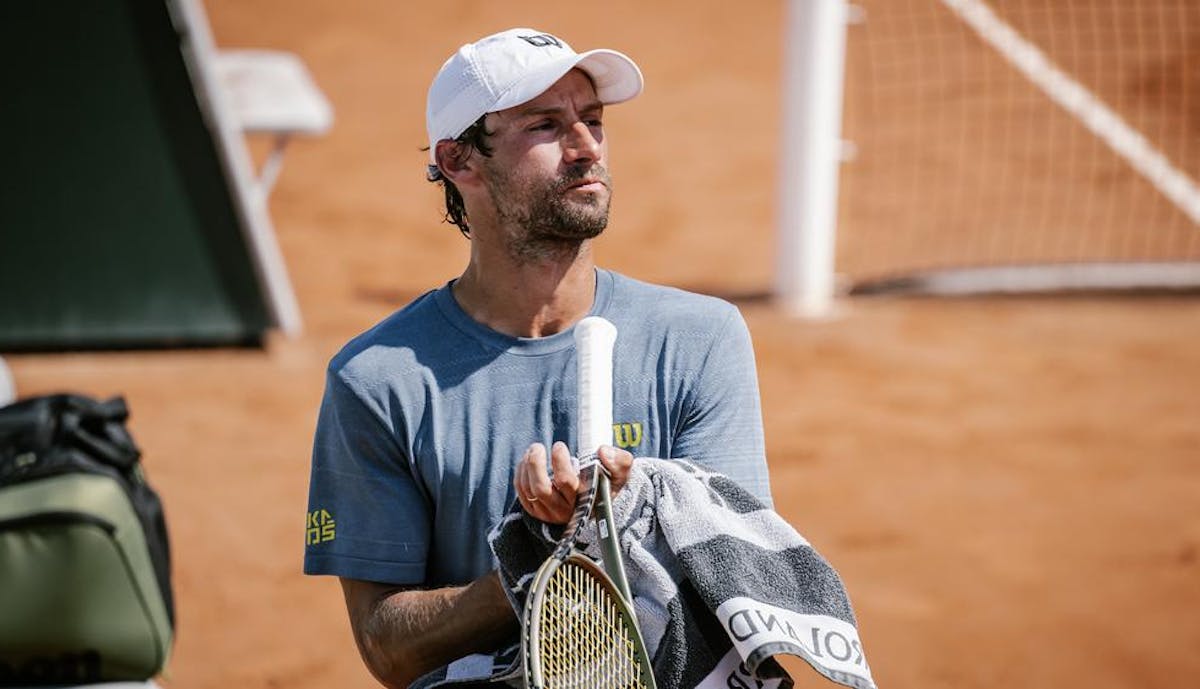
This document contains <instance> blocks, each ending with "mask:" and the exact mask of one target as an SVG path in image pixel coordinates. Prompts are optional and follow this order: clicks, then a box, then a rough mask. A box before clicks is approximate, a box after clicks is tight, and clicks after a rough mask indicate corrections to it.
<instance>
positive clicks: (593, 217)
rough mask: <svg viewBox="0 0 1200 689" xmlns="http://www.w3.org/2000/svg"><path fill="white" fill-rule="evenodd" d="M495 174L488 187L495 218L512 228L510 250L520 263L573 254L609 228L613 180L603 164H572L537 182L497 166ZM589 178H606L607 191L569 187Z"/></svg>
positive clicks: (509, 238) (509, 228)
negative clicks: (561, 172)
mask: <svg viewBox="0 0 1200 689" xmlns="http://www.w3.org/2000/svg"><path fill="white" fill-rule="evenodd" d="M493 173H494V174H493V175H490V181H489V182H488V185H487V186H488V192H489V194H490V195H491V198H492V203H493V204H494V206H495V208H496V215H497V218H498V219H499V220H500V222H501V224H502V226H504V227H506V228H508V232H509V236H508V238H507V244H508V250H509V254H510V255H511V256H512V257H513V258H514V259H516V260H517V261H519V262H522V263H526V262H541V261H546V260H549V259H556V258H571V257H573V256H575V255H576V254H577V253H578V251H579V247H580V246H581V245H582V244H583V242H584V241H585V240H588V239H592V238H594V237H597V236H599V235H600V233H602V232H603V231H604V228H606V227H608V212H609V206H610V203H611V201H612V194H611V189H612V180H611V178H610V177H609V174H608V170H606V169H605V168H604V167H603V166H600V165H593V166H591V167H590V168H571V169H569V170H568V171H567V172H565V173H563V174H562V175H559V176H557V177H553V178H550V179H545V180H536V181H533V182H524V181H523V180H521V179H520V178H517V177H515V176H513V175H511V174H507V173H505V172H502V171H499V170H493ZM495 173H499V174H495ZM585 177H593V178H596V179H598V180H600V181H602V182H604V185H605V188H606V190H607V191H606V192H601V193H580V192H568V191H567V189H568V187H569V186H570V185H571V184H573V183H575V182H578V181H579V180H581V179H583V178H585Z"/></svg>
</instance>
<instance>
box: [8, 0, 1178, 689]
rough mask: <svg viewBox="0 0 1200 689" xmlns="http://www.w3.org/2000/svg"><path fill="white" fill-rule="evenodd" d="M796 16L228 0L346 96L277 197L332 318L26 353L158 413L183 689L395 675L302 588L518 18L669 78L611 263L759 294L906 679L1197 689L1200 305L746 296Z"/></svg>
mask: <svg viewBox="0 0 1200 689" xmlns="http://www.w3.org/2000/svg"><path fill="white" fill-rule="evenodd" d="M782 6H783V3H776V2H739V3H726V2H715V1H714V2H699V3H698V2H682V1H678V0H670V1H663V2H655V3H645V2H634V1H631V0H617V1H614V2H607V3H593V4H579V3H566V2H558V3H537V4H533V3H510V2H503V3H502V2H483V1H478V2H467V1H463V0H459V1H450V2H439V3H419V4H418V3H407V2H396V1H395V0H354V1H352V2H328V1H326V0H255V1H254V2H247V1H245V0H209V2H208V3H207V9H208V13H209V18H210V21H211V22H212V25H213V31H214V34H215V37H216V40H217V43H218V45H219V46H221V47H227V48H235V47H260V48H275V49H281V50H288V51H292V52H295V53H297V54H298V55H299V56H301V57H302V58H303V59H304V60H305V62H306V63H307V65H308V66H309V68H310V69H311V71H312V73H313V75H314V78H315V80H316V82H317V83H318V85H319V86H320V87H321V88H322V90H323V91H324V92H325V93H326V95H327V96H328V97H329V99H330V100H331V102H332V103H333V105H334V108H335V111H336V117H337V121H336V124H335V127H334V129H333V130H332V131H331V133H330V134H329V135H328V136H327V137H324V138H320V139H315V140H299V141H296V142H294V143H293V145H292V146H291V147H290V148H289V150H288V155H287V160H286V163H285V166H284V169H283V173H282V175H281V177H280V179H279V182H278V185H277V187H276V188H275V190H274V192H273V194H272V196H271V201H270V205H271V213H272V218H273V220H274V223H275V229H276V233H277V235H278V238H279V242H280V244H281V247H282V251H283V254H284V256H285V258H286V261H287V266H288V269H289V271H290V274H291V278H292V280H293V282H294V285H295V290H296V293H297V295H298V298H299V301H300V304H301V308H302V310H303V316H304V319H305V331H304V333H303V335H301V336H300V337H298V338H295V339H291V340H285V339H282V338H277V337H275V338H272V339H271V340H270V341H269V342H268V346H267V347H266V348H265V350H262V351H259V350H250V351H245V350H215V351H213V350H210V351H195V352H180V351H160V352H152V353H141V352H124V353H77V354H53V355H51V354H24V355H19V356H11V357H8V361H9V363H10V365H11V367H12V369H13V372H14V375H15V378H16V381H17V384H18V386H19V388H20V391H21V393H22V394H26V395H29V394H36V393H42V392H51V391H57V390H68V389H69V390H76V391H80V392H85V393H88V394H92V395H97V396H106V395H115V394H122V395H125V396H126V397H127V399H128V400H129V402H130V405H131V408H132V412H133V418H132V421H131V427H132V430H133V432H134V434H135V437H136V438H137V440H138V441H139V443H140V444H141V445H142V447H143V450H144V453H145V463H146V469H147V472H148V475H149V477H150V479H151V480H152V481H153V483H154V484H155V485H156V486H157V487H158V488H159V490H160V492H161V494H162V496H163V499H164V501H165V504H166V509H167V519H168V524H169V527H170V531H171V537H172V539H173V546H174V554H175V567H174V581H175V588H176V595H177V597H178V609H179V627H178V637H177V643H176V647H175V652H174V656H173V659H172V662H171V664H170V667H169V673H168V675H167V676H166V677H165V678H164V679H163V680H162V683H163V684H164V686H166V687H168V688H170V689H268V688H279V689H332V688H337V689H344V688H351V687H372V686H376V684H375V682H374V681H373V680H372V679H371V677H370V676H369V674H368V673H367V672H366V670H365V669H364V668H363V666H362V664H361V662H360V660H359V658H358V655H357V652H356V650H355V647H354V643H353V641H352V639H351V636H350V631H349V626H348V623H347V619H346V614H345V611H344V608H343V603H342V598H341V592H340V589H339V587H338V584H337V582H336V581H335V580H334V579H331V578H308V577H304V576H303V575H302V574H301V573H300V568H301V555H302V550H303V526H304V513H305V504H306V494H307V485H308V461H309V449H310V442H311V438H312V433H313V426H314V419H315V416H316V409H317V403H318V400H319V398H320V394H321V389H322V384H323V380H322V376H323V370H324V367H325V364H326V362H327V360H328V359H329V357H330V356H331V355H332V354H333V353H334V352H335V351H336V350H337V349H338V348H339V346H340V345H341V344H342V343H343V342H344V341H345V340H346V339H347V338H349V337H351V336H352V335H354V334H356V333H357V332H359V331H361V330H362V329H364V328H366V327H368V326H370V325H371V324H373V323H374V322H375V321H377V320H378V319H380V318H382V317H383V316H385V315H386V314H388V313H389V312H391V311H392V310H394V309H395V308H398V307H399V306H401V305H403V304H404V303H405V302H407V301H408V300H409V299H411V298H412V297H414V296H416V295H418V294H420V293H421V292H423V291H425V290H426V289H429V288H430V287H433V286H436V285H439V284H442V283H443V282H445V281H446V280H448V279H450V278H452V277H454V276H455V275H457V273H458V271H459V270H461V268H462V266H463V265H464V263H465V260H466V252H467V244H466V242H465V241H464V240H463V239H462V238H461V237H459V235H458V233H457V232H456V231H455V230H454V228H452V227H450V226H447V225H443V224H440V223H439V214H438V209H439V203H440V199H439V195H438V193H437V192H436V190H435V189H434V188H433V187H432V186H431V185H429V184H427V183H426V182H424V180H423V177H422V173H423V167H424V164H425V154H423V153H422V152H421V151H420V150H419V149H420V148H421V147H422V146H424V145H425V140H424V137H425V130H424V122H423V117H424V97H425V90H426V88H427V85H428V82H429V79H430V78H431V76H432V74H433V73H434V72H435V71H436V69H437V68H438V67H439V66H440V64H441V61H442V60H443V59H444V58H445V57H446V56H447V55H449V53H450V52H451V51H453V50H454V49H455V48H456V47H457V46H458V45H459V44H460V43H462V42H464V41H465V40H469V39H470V38H473V37H477V36H481V35H484V34H486V33H490V32H492V31H495V30H500V29H503V28H508V27H510V26H520V25H533V26H535V27H537V28H541V29H544V30H547V31H551V32H554V33H557V34H559V35H561V36H564V37H566V38H567V39H568V40H569V41H571V43H572V44H573V45H574V46H575V47H576V48H577V49H585V48H591V47H601V46H603V47H612V48H616V49H619V50H623V51H625V52H627V53H629V54H630V55H631V56H633V57H634V58H635V59H636V60H637V61H638V62H639V64H640V65H641V67H642V68H643V70H644V72H645V75H646V82H647V90H646V92H645V94H644V95H643V96H642V97H640V98H639V99H637V100H635V101H633V102H631V103H628V104H625V105H622V106H617V107H614V108H612V109H611V110H610V111H609V113H608V114H607V117H606V125H607V130H608V135H609V138H610V145H611V156H612V165H611V168H612V171H613V174H614V176H615V180H616V197H615V205H614V215H613V222H612V223H611V225H610V227H609V230H608V231H607V233H606V234H605V236H604V237H603V238H601V239H600V240H599V241H598V244H597V253H598V256H599V259H600V262H601V263H602V264H603V265H606V266H608V267H611V268H614V269H616V270H619V271H621V272H624V273H627V274H629V275H632V276H635V277H638V278H642V279H646V280H651V281H657V282H663V283H668V284H673V285H677V286H681V287H685V288H691V289H696V290H701V291H706V292H710V293H715V294H720V295H724V296H727V297H730V298H734V299H736V300H738V303H739V304H740V305H741V306H742V308H743V312H744V313H745V315H746V317H747V320H748V322H749V325H750V329H751V331H752V334H753V336H754V340H755V346H756V351H757V356H758V365H759V374H760V379H761V386H762V395H763V401H764V416H765V427H766V439H767V450H768V458H769V461H770V466H771V472H772V480H773V490H774V495H775V499H776V502H777V505H778V509H779V511H780V512H781V513H782V514H783V516H784V517H785V518H787V519H788V520H789V521H790V522H791V523H792V524H793V525H795V526H796V528H797V529H798V530H799V531H800V532H801V533H803V534H804V535H806V536H807V537H808V538H809V539H810V540H811V541H812V542H813V544H814V545H815V546H816V547H817V548H818V549H819V550H820V551H821V552H822V553H823V554H824V555H825V556H826V557H827V558H828V559H829V560H830V561H831V562H832V563H833V564H834V566H835V567H836V568H837V569H838V570H839V571H840V573H841V575H842V576H843V578H844V580H845V582H846V584H847V586H848V588H849V591H850V594H851V597H852V599H853V601H854V604H855V607H856V610H857V613H858V616H859V624H860V630H861V634H862V638H863V640H864V642H865V645H866V649H867V655H868V659H869V660H870V662H871V663H872V666H873V669H874V673H875V677H876V679H877V681H878V683H879V685H880V686H881V687H883V688H885V689H898V688H901V687H913V688H915V687H946V688H951V687H953V688H955V689H963V688H989V689H1011V688H1013V687H1024V688H1026V689H1051V688H1055V689H1058V688H1061V687H1089V689H1116V688H1124V689H1134V688H1138V689H1141V688H1147V687H1168V686H1172V687H1174V686H1187V685H1189V684H1193V683H1195V682H1196V681H1197V678H1200V652H1197V649H1200V614H1197V613H1198V611H1200V389H1198V383H1200V346H1197V343H1198V342H1200V303H1198V302H1196V301H1194V300H1188V299H1183V298H1178V299H1172V298H1156V299H1150V298H1146V299H1140V298H1139V299H1134V298H1126V299H1120V298H1103V299H1102V298H1094V299H1093V298H1075V299H1050V298H1029V299H1004V300H1000V299H994V300H972V301H947V300H885V299H873V300H865V299H859V300H854V301H843V302H842V305H841V308H840V312H839V313H838V314H837V316H836V317H834V318H832V319H829V320H826V321H820V322H805V321H798V320H794V319H790V318H788V317H786V315H785V314H784V313H783V312H782V311H781V310H780V309H778V308H777V307H775V306H773V305H772V304H771V303H770V302H768V301H766V300H763V299H758V298H748V297H753V295H762V294H764V293H766V292H768V291H769V290H770V288H771V279H772V273H773V268H772V262H773V247H774V244H775V240H774V236H773V218H774V213H775V205H774V201H773V199H774V197H775V191H776V186H775V185H776V166H777V155H778V143H777V135H776V131H777V129H778V126H779V117H778V111H779V96H778V85H779V83H780V69H779V53H780V38H781V23H782V19H783V17H782ZM250 143H251V148H252V151H253V152H254V154H255V155H256V157H257V158H258V159H261V156H262V153H263V152H264V151H265V147H264V145H263V142H261V141H251V142H250ZM789 667H792V668H793V669H794V670H796V676H797V679H798V680H800V684H801V686H806V685H811V686H832V685H828V684H826V683H825V682H824V680H821V679H820V678H818V677H817V676H816V674H815V673H812V672H811V671H808V670H807V669H805V668H804V667H802V666H801V665H799V664H794V663H793V664H790V665H789Z"/></svg>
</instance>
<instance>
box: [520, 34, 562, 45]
mask: <svg viewBox="0 0 1200 689" xmlns="http://www.w3.org/2000/svg"><path fill="white" fill-rule="evenodd" d="M517 38H520V39H521V40H522V41H525V42H526V43H528V44H529V45H531V46H533V47H535V48H548V47H550V46H554V47H555V48H561V47H563V44H562V41H560V40H558V39H557V38H555V37H553V36H551V35H550V34H548V33H543V34H538V35H536V36H518V37H517Z"/></svg>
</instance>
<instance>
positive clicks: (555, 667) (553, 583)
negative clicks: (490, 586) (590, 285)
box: [521, 317, 655, 689]
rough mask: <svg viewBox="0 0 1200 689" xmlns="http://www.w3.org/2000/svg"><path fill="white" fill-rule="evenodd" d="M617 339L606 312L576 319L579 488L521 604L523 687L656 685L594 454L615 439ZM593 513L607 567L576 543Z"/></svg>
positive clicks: (603, 479) (596, 688)
mask: <svg viewBox="0 0 1200 689" xmlns="http://www.w3.org/2000/svg"><path fill="white" fill-rule="evenodd" d="M616 338H617V329H616V327H615V326H613V324H612V323H610V322H608V321H606V320H604V319H603V318H596V317H588V318H585V319H583V320H582V321H580V322H579V323H578V324H577V325H576V326H575V349H576V354H577V356H578V372H579V376H578V379H579V447H578V448H577V449H578V452H579V453H580V455H581V459H580V466H579V476H580V489H579V493H578V495H577V496H576V502H575V512H574V514H573V515H572V516H571V521H570V522H568V524H567V527H566V530H565V531H564V532H563V537H562V540H561V541H559V544H558V547H557V548H556V549H555V551H554V553H552V554H551V556H550V557H549V558H548V559H547V560H546V562H545V563H543V564H542V566H541V567H540V568H539V569H538V571H537V574H535V575H534V578H533V583H532V584H531V585H530V593H529V597H528V599H527V602H526V604H525V610H524V614H523V616H522V620H521V625H522V635H521V647H522V648H521V650H522V655H523V660H522V662H523V664H524V670H525V686H526V687H527V688H528V689H618V688H621V689H625V688H634V687H645V688H648V689H655V684H654V674H653V671H652V669H651V666H650V657H649V655H648V654H647V653H646V645H645V643H643V641H642V634H641V630H640V629H639V628H638V625H637V618H636V617H635V616H634V614H633V608H632V601H633V597H632V596H631V595H630V592H629V584H628V582H627V580H626V578H625V567H624V564H623V563H622V561H621V551H620V548H619V546H618V541H617V530H616V526H615V524H614V523H613V516H612V505H611V501H610V498H609V486H608V476H606V475H605V474H604V471H603V469H602V467H601V465H600V462H599V461H598V460H597V459H596V451H597V450H598V449H599V447H600V446H601V445H611V444H612V355H613V344H614V343H615V342H616ZM593 513H594V514H597V515H598V519H597V521H598V526H599V530H600V546H601V554H602V556H603V559H604V569H601V568H600V566H599V565H597V564H596V563H595V562H593V561H592V560H591V558H589V557H587V556H586V555H584V554H582V553H580V552H578V551H577V550H576V549H575V537H576V535H577V533H578V530H579V527H580V525H581V524H582V523H583V522H584V520H586V519H587V518H588V517H589V516H590V515H591V514H593ZM606 572H607V573H606ZM614 582H615V583H614Z"/></svg>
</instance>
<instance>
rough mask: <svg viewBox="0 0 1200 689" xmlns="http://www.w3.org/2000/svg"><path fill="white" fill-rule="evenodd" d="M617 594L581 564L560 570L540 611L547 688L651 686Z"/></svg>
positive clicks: (547, 590)
mask: <svg viewBox="0 0 1200 689" xmlns="http://www.w3.org/2000/svg"><path fill="white" fill-rule="evenodd" d="M611 595H612V594H610V593H609V592H608V590H607V589H605V588H604V586H603V585H602V584H601V583H600V582H599V581H597V580H596V579H595V577H593V576H592V575H591V574H590V573H589V572H587V571H586V570H584V569H583V568H581V567H577V566H574V565H572V564H571V563H564V565H563V566H561V567H559V568H558V569H557V570H556V571H555V573H554V575H553V576H552V577H551V579H550V581H549V582H548V583H547V587H546V592H545V598H544V600H543V603H542V609H541V612H540V615H541V621H540V627H541V630H542V647H541V660H542V673H543V680H544V682H545V685H544V686H545V687H546V688H547V689H616V688H621V689H624V688H627V687H629V688H633V687H645V686H646V684H645V683H644V682H643V679H642V675H641V672H640V665H639V663H638V650H637V649H638V647H637V644H636V643H635V641H634V639H633V637H632V636H631V635H630V632H629V629H628V627H627V622H626V620H625V618H624V617H623V616H622V613H621V609H620V608H619V607H618V606H617V605H616V603H615V602H614V601H613V599H612V598H611Z"/></svg>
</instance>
